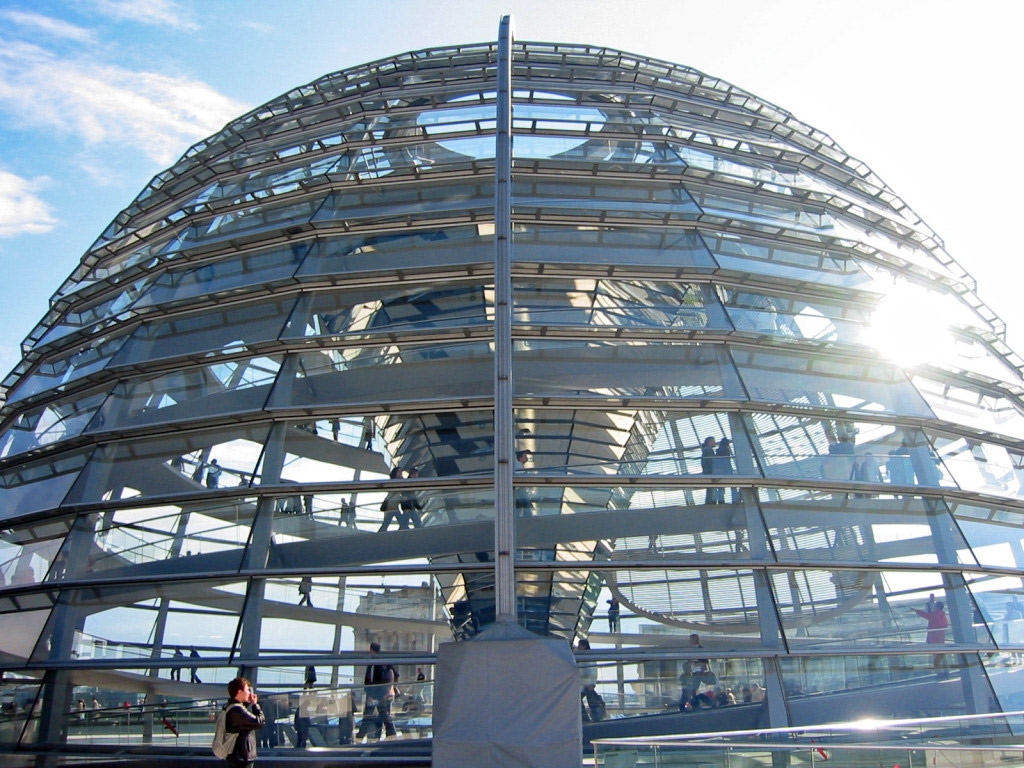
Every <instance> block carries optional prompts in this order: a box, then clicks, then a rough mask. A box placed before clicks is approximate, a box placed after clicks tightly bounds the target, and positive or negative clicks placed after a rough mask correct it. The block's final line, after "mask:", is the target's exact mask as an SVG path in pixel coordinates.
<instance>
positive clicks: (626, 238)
mask: <svg viewBox="0 0 1024 768" xmlns="http://www.w3.org/2000/svg"><path fill="white" fill-rule="evenodd" d="M513 238H514V240H515V251H514V253H513V259H514V260H515V261H516V262H537V263H540V264H546V265H557V264H594V265H604V266H609V265H614V266H628V265H631V264H636V265H641V264H644V265H652V266H662V267H670V268H676V267H687V268H691V269H697V270H700V271H704V270H706V271H708V272H710V271H711V270H713V269H715V263H714V261H713V260H712V258H711V255H710V254H709V253H708V249H707V246H706V245H705V244H704V241H703V240H702V239H701V238H700V236H699V235H698V234H697V233H696V231H695V230H685V229H666V228H659V227H651V228H644V229H631V228H629V227H608V226H595V225H591V224H587V225H580V226H576V227H570V226H564V225H563V226H558V225H554V224H550V225H543V226H538V225H535V224H530V223H528V222H523V223H516V224H515V225H514V229H513Z"/></svg>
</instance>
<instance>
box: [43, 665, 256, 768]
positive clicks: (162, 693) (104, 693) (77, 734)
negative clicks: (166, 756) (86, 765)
mask: <svg viewBox="0 0 1024 768" xmlns="http://www.w3.org/2000/svg"><path fill="white" fill-rule="evenodd" d="M237 672H238V670H237V668H233V667H212V668H206V669H204V670H203V673H202V674H203V680H204V682H213V683H215V684H216V685H217V690H218V691H219V692H218V694H217V696H216V698H215V699H210V698H207V697H206V695H204V694H203V693H202V689H194V692H193V693H186V691H188V690H189V688H188V687H187V684H184V685H183V684H178V683H174V684H173V685H172V684H171V683H170V682H169V681H167V680H166V679H163V680H161V679H154V678H153V677H151V676H149V675H147V674H146V671H145V670H141V671H140V670H137V669H127V670H110V671H109V672H107V673H96V672H93V673H91V676H90V679H91V680H92V681H94V683H93V684H91V685H76V686H75V687H74V688H73V689H72V690H71V707H70V711H69V712H68V713H67V714H65V715H64V720H63V722H62V723H61V725H62V726H64V728H65V729H66V731H67V734H68V740H69V741H71V742H73V743H74V744H76V745H85V746H86V748H88V747H91V746H96V747H103V746H106V747H121V748H128V749H132V748H135V749H138V748H139V745H145V746H144V747H143V748H147V749H153V748H154V747H155V748H157V749H168V748H171V749H173V748H175V747H178V748H189V749H192V750H196V749H201V750H204V751H208V750H209V749H210V740H211V736H212V734H213V723H214V721H215V720H216V718H217V715H218V714H219V713H220V711H221V708H222V707H223V706H224V702H223V698H224V695H223V694H222V693H220V691H225V690H226V686H227V682H228V681H229V680H231V679H232V678H233V677H234V676H235V675H236V674H237ZM260 673H261V674H262V670H260ZM186 679H187V675H186ZM265 694H266V692H265V691H264V690H263V689H262V686H260V705H261V707H262V708H263V711H264V714H267V712H268V706H267V701H268V700H267V699H266V698H264V696H265ZM199 697H202V698H199ZM269 727H270V726H269V725H267V726H264V728H263V729H261V731H258V732H257V733H262V731H263V730H266V729H267V728H269Z"/></svg>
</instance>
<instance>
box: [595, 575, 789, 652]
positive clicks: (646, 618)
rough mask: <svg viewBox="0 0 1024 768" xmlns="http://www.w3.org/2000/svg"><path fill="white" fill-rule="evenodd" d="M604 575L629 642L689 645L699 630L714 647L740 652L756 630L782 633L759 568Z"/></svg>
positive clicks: (676, 645)
mask: <svg viewBox="0 0 1024 768" xmlns="http://www.w3.org/2000/svg"><path fill="white" fill-rule="evenodd" d="M602 575H603V577H604V579H605V582H606V584H607V585H608V588H609V589H610V590H611V594H612V595H614V596H616V597H617V598H618V600H619V603H620V612H621V614H620V616H621V618H620V621H621V625H622V632H623V635H622V638H621V639H622V642H623V644H624V647H629V646H634V645H639V646H644V645H656V646H658V647H659V648H660V649H664V648H668V647H685V646H686V645H688V644H689V643H690V640H689V638H690V635H691V634H692V633H695V632H696V633H699V635H700V638H701V641H702V643H703V645H704V646H705V647H707V648H709V649H710V648H716V649H720V650H723V651H725V650H729V651H736V650H742V648H743V647H744V646H745V644H746V643H747V641H748V640H747V639H748V638H749V637H750V635H751V633H754V634H755V636H756V634H757V633H758V632H760V633H761V634H762V636H767V637H773V636H776V635H777V633H778V628H777V627H776V625H775V618H774V617H775V612H774V610H772V607H771V605H770V597H769V596H768V593H767V582H766V581H765V579H764V577H763V574H762V573H761V572H759V571H753V570H748V569H744V570H739V569H732V568H718V569H713V570H712V569H683V568H675V569H672V570H666V569H661V570H647V569H645V570H628V569H626V568H620V569H616V570H609V571H604V572H603V573H602Z"/></svg>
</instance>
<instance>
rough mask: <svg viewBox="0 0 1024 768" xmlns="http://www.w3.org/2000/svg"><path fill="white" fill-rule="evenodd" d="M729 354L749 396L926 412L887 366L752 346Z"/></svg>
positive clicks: (928, 414)
mask: <svg viewBox="0 0 1024 768" xmlns="http://www.w3.org/2000/svg"><path fill="white" fill-rule="evenodd" d="M732 356H733V359H734V360H735V361H736V366H737V367H738V368H739V370H740V378H741V379H742V380H743V383H744V384H745V385H746V387H747V391H748V392H749V394H750V399H751V400H766V401H768V402H773V403H792V404H799V405H810V406H818V407H830V408H842V409H844V410H847V411H858V410H860V411H872V412H881V413H894V414H905V415H911V416H924V417H931V415H932V414H931V411H930V409H929V408H928V406H927V404H926V403H925V402H924V400H923V399H922V398H921V395H920V394H919V393H918V392H917V390H916V389H915V388H914V387H913V385H911V383H910V382H909V381H908V380H907V379H906V377H905V376H904V375H903V373H902V372H901V371H900V370H899V369H898V368H895V367H893V366H889V365H885V364H882V363H869V362H855V361H852V360H840V359H838V358H832V359H826V358H824V357H822V356H820V355H812V356H807V355H796V354H789V353H785V352H781V351H776V350H773V351H771V352H768V351H763V350H759V349H755V348H752V347H750V348H747V347H733V348H732Z"/></svg>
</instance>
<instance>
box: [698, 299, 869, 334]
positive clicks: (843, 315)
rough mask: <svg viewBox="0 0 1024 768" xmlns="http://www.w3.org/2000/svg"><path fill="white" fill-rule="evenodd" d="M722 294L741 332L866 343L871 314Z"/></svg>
mask: <svg viewBox="0 0 1024 768" xmlns="http://www.w3.org/2000/svg"><path fill="white" fill-rule="evenodd" d="M718 292H719V295H720V296H721V297H722V301H723V302H724V303H725V306H726V311H727V312H728V313H729V319H730V320H732V323H733V325H734V326H735V327H736V329H737V330H740V331H749V332H752V333H770V334H774V335H778V336H789V337H793V338H802V339H812V340H814V341H831V342H839V343H842V344H859V343H861V342H862V341H863V335H864V325H865V323H866V322H867V313H866V312H864V310H862V309H860V308H859V307H847V306H844V305H843V304H839V303H835V302H829V301H826V300H825V299H816V298H810V299H808V298H803V297H801V298H793V297H790V296H781V295H773V294H768V293H755V292H753V291H750V290H738V289H735V288H732V287H728V286H719V287H718Z"/></svg>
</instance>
